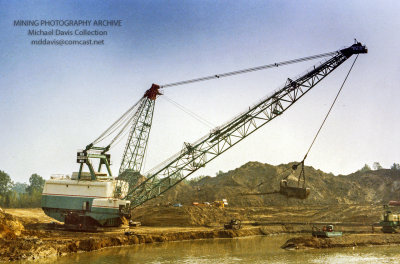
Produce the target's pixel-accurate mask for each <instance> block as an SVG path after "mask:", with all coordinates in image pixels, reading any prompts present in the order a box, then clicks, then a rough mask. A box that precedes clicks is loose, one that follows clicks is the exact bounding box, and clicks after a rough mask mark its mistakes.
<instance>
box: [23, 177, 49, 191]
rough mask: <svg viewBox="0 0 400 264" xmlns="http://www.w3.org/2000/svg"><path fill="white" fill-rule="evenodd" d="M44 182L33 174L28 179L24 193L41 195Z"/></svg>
mask: <svg viewBox="0 0 400 264" xmlns="http://www.w3.org/2000/svg"><path fill="white" fill-rule="evenodd" d="M44 183H45V180H44V179H43V178H42V177H41V176H40V175H38V174H36V173H34V174H32V175H31V177H30V178H29V186H28V187H27V188H26V192H27V193H29V194H33V193H41V192H42V191H43V187H44Z"/></svg>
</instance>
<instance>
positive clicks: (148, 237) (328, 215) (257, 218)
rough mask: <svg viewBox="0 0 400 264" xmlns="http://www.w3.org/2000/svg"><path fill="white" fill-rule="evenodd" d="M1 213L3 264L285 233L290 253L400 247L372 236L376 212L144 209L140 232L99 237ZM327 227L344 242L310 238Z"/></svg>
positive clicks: (22, 213)
mask: <svg viewBox="0 0 400 264" xmlns="http://www.w3.org/2000/svg"><path fill="white" fill-rule="evenodd" d="M4 211H5V212H4ZM4 211H3V212H2V213H1V216H0V219H1V222H0V230H1V233H0V234H1V238H0V260H1V261H12V260H22V259H30V260H32V259H40V258H45V257H55V256H63V255H66V254H71V253H76V252H85V251H93V250H99V249H102V248H106V247H114V246H129V245H135V244H141V243H157V242H166V241H179V240H192V239H211V238H233V237H242V236H255V235H270V234H283V233H292V234H299V235H300V238H298V239H297V240H292V241H288V242H287V245H286V246H285V248H288V249H292V248H297V249H301V248H310V247H313V248H324V247H338V246H340V247H344V246H355V245H382V244H400V234H394V235H391V234H390V235H387V234H383V233H381V232H380V230H379V228H375V230H374V231H373V230H372V226H371V225H372V224H373V223H374V222H375V221H376V219H378V218H379V211H380V208H378V206H365V205H364V206H357V205H353V206H351V207H350V208H347V206H346V205H337V206H330V207H321V206H320V207H318V206H314V207H312V206H311V207H298V206H297V207H293V206H292V207H290V206H289V207H281V206H270V207H251V208H198V207H194V206H183V207H142V208H139V209H137V210H136V211H135V212H136V215H135V219H134V220H139V221H141V222H142V225H143V226H140V227H131V228H129V227H122V228H114V229H110V230H108V231H106V232H97V233H89V232H71V231H63V230H54V229H52V228H51V226H52V225H51V224H50V223H51V222H52V221H53V220H52V219H51V218H48V217H47V216H45V215H44V213H43V212H42V211H41V209H6V210H4ZM335 212H340V213H335ZM359 216H361V217H359ZM232 218H237V219H241V220H242V223H243V227H242V229H240V230H224V229H223V224H224V223H227V222H229V220H230V219H232ZM4 219H5V220H4ZM342 219H344V220H345V221H342ZM326 223H335V226H336V229H337V230H341V231H343V232H344V233H345V236H343V238H341V239H334V240H323V239H314V238H312V237H311V236H310V235H309V234H310V232H311V229H312V226H313V225H323V224H326ZM127 231H128V232H129V233H128V234H126V232H127ZM372 232H375V233H372Z"/></svg>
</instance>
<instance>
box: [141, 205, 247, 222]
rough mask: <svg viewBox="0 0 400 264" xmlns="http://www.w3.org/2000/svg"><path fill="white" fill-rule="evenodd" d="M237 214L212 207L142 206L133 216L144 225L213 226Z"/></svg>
mask: <svg viewBox="0 0 400 264" xmlns="http://www.w3.org/2000/svg"><path fill="white" fill-rule="evenodd" d="M238 216H239V214H238V213H235V212H232V211H229V210H223V209H221V208H213V207H195V206H183V207H152V206H151V207H150V206H146V207H142V208H137V209H135V210H134V213H133V218H134V219H135V221H139V222H141V223H142V225H145V226H215V225H222V224H223V223H227V222H228V221H229V220H230V219H232V218H238Z"/></svg>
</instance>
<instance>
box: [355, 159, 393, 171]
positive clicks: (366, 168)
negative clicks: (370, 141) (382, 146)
mask: <svg viewBox="0 0 400 264" xmlns="http://www.w3.org/2000/svg"><path fill="white" fill-rule="evenodd" d="M382 169H384V168H383V167H382V166H381V164H380V163H379V162H377V161H375V162H374V163H373V164H372V168H371V167H370V166H369V165H368V164H365V165H364V167H362V168H361V169H359V170H358V171H361V172H363V171H371V170H382ZM390 169H391V170H396V171H399V170H400V164H399V163H396V162H395V163H393V164H392V166H390Z"/></svg>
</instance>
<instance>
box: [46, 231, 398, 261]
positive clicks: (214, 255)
mask: <svg viewBox="0 0 400 264" xmlns="http://www.w3.org/2000/svg"><path fill="white" fill-rule="evenodd" d="M288 238H289V236H286V235H277V236H263V237H250V238H236V239H215V240H196V241H181V242H168V243H155V244H146V245H135V246H131V247H120V248H111V249H105V250H101V251H97V252H90V253H81V254H73V255H70V256H67V257H60V258H57V259H56V262H57V263H62V264H64V263H68V264H70V263H84V264H85V263H87V264H88V263H91V264H111V263H112V264H118V263H124V264H125V263H154V264H156V263H157V264H158V263H160V264H161V263H163V264H164V263H200V264H203V263H204V264H210V263H224V264H225V263H226V264H228V263H282V264H283V263H335V264H340V263H346V264H347V263H363V264H367V263H399V261H400V251H399V246H385V247H360V248H355V249H352V248H341V249H325V250H305V251H287V250H283V249H281V248H280V246H281V245H282V244H283V243H284V242H285V241H286V240H287V239H288ZM42 263H54V259H48V260H46V261H45V262H44V261H42Z"/></svg>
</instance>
